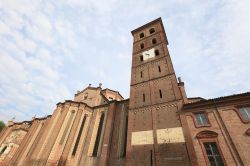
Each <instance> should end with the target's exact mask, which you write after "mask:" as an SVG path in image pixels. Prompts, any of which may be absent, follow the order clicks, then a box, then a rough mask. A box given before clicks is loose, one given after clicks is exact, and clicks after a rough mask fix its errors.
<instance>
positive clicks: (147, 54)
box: [142, 48, 155, 60]
mask: <svg viewBox="0 0 250 166" xmlns="http://www.w3.org/2000/svg"><path fill="white" fill-rule="evenodd" d="M142 56H143V59H144V60H148V59H151V58H154V57H155V49H154V48H152V49H150V50H147V51H144V52H142Z"/></svg>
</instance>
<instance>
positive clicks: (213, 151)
mask: <svg viewBox="0 0 250 166" xmlns="http://www.w3.org/2000/svg"><path fill="white" fill-rule="evenodd" d="M203 145H204V148H205V150H206V155H207V158H208V160H209V163H210V165H211V166H223V165H224V163H223V160H222V157H221V154H220V152H219V149H218V147H217V144H216V142H204V143H203Z"/></svg>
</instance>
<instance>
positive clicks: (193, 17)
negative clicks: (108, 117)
mask: <svg viewBox="0 0 250 166" xmlns="http://www.w3.org/2000/svg"><path fill="white" fill-rule="evenodd" d="M248 7H249V2H248V1H240V2H238V1H234V0H229V1H225V0H223V1H219V0H218V1H217V0H216V1H202V2H199V1H194V0H190V1H183V0H177V1H176V0H168V1H161V2H157V3H155V1H153V0H148V1H132V0H128V1H117V0H108V1H106V0H105V1H97V0H90V1H80V0H73V1H72V0H70V1H69V0H61V1H59V2H57V3H55V2H54V1H49V0H48V1H38V0H33V1H28V0H8V1H0V41H1V42H0V95H1V96H2V98H1V99H0V117H1V118H3V119H4V120H5V121H7V120H8V119H11V118H12V117H13V116H16V120H17V121H20V120H28V119H31V117H32V116H34V115H35V114H36V115H37V116H44V115H46V114H51V113H52V112H53V109H54V108H55V104H56V103H57V102H59V101H63V100H65V99H72V98H73V94H74V92H75V91H76V90H81V89H83V88H84V87H85V86H87V85H88V84H89V83H92V84H93V85H98V83H99V82H102V83H103V84H104V87H108V88H111V89H115V90H119V91H120V92H121V94H123V95H124V97H125V98H127V97H129V85H130V70H131V59H132V58H131V57H132V42H133V40H132V36H131V33H130V31H131V30H133V29H134V28H137V27H138V26H141V25H143V24H145V23H147V22H148V21H151V20H153V19H155V18H158V17H160V16H161V17H162V19H163V22H164V26H165V30H166V32H167V36H168V40H169V43H170V44H169V50H170V54H171V57H172V62H173V64H174V67H175V70H176V74H177V76H182V77H183V80H184V81H185V85H186V89H187V94H188V96H190V97H191V96H201V97H206V98H211V97H218V96H223V95H230V94H232V93H240V92H244V91H249V83H250V77H248V72H249V69H250V67H249V63H248V62H249V60H250V55H249V51H250V50H249V48H250V47H249V46H248V43H249V41H250V30H249V29H250V23H249V21H248V17H247V16H249V14H250V13H249V10H248Z"/></svg>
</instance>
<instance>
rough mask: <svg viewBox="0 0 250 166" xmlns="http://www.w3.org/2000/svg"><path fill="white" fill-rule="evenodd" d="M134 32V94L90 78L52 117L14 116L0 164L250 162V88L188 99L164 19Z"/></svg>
mask: <svg viewBox="0 0 250 166" xmlns="http://www.w3.org/2000/svg"><path fill="white" fill-rule="evenodd" d="M132 36H133V53H132V67H131V84H130V98H129V99H124V98H123V97H122V95H121V94H120V93H119V92H118V91H114V90H111V89H103V88H102V87H101V85H99V86H97V87H93V86H91V85H89V86H88V87H86V88H85V89H84V90H82V91H78V92H77V93H76V94H75V98H74V99H73V100H66V101H64V102H60V103H58V104H57V106H56V108H55V110H54V112H53V114H52V115H50V116H46V117H43V118H35V117H34V118H33V119H32V120H30V121H23V122H13V121H9V122H8V124H7V126H6V127H5V128H4V129H3V130H2V131H1V133H0V165H4V166H5V165H10V166H12V165H20V166H22V165H24V166H26V165H32V166H33V165H34V166H44V165H48V166H50V165H51V166H52V165H53V166H56V165H68V166H71V165H72V166H74V165H75V166H78V165H84V166H125V165H126V166H140V165H142V166H188V165H194V166H196V165H202V166H203V165H211V166H225V165H250V93H243V94H236V95H231V96H224V97H220V98H214V99H203V98H201V97H193V98H189V97H187V95H186V92H185V87H184V82H182V80H181V79H180V78H178V79H177V78H176V75H175V71H174V68H173V64H172V61H171V57H170V55H169V51H168V40H167V36H166V33H165V30H164V26H163V23H162V20H161V18H158V19H156V20H153V21H151V22H149V23H147V24H145V25H143V26H141V27H139V28H137V29H135V30H133V31H132Z"/></svg>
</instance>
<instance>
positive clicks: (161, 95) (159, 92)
mask: <svg viewBox="0 0 250 166" xmlns="http://www.w3.org/2000/svg"><path fill="white" fill-rule="evenodd" d="M159 94H160V98H162V92H161V90H159Z"/></svg>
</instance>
